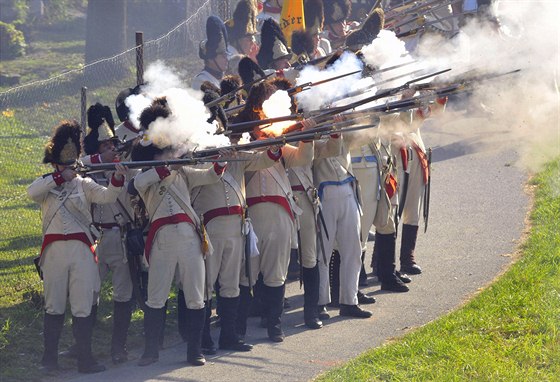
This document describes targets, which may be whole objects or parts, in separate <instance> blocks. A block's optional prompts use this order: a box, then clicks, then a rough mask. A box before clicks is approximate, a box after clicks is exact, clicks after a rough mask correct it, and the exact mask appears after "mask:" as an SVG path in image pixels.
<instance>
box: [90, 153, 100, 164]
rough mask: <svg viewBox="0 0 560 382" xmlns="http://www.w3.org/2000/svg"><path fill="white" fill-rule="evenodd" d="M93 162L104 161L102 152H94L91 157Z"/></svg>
mask: <svg viewBox="0 0 560 382" xmlns="http://www.w3.org/2000/svg"><path fill="white" fill-rule="evenodd" d="M89 160H90V161H91V163H102V161H101V155H100V154H93V155H91V156H90V157H89Z"/></svg>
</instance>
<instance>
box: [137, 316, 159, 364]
mask: <svg viewBox="0 0 560 382" xmlns="http://www.w3.org/2000/svg"><path fill="white" fill-rule="evenodd" d="M164 310H165V307H163V308H159V309H154V308H150V307H149V306H147V307H146V310H145V311H144V338H145V346H144V354H142V358H140V361H139V362H138V365H139V366H147V365H150V364H152V363H154V362H157V361H158V359H159V343H160V339H159V338H160V336H161V332H162V327H163V316H164V314H165V313H164Z"/></svg>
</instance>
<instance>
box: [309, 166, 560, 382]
mask: <svg viewBox="0 0 560 382" xmlns="http://www.w3.org/2000/svg"><path fill="white" fill-rule="evenodd" d="M531 183H532V185H534V186H536V195H535V205H534V210H533V211H532V213H531V230H530V233H529V237H528V238H527V240H526V242H525V243H524V244H523V246H522V248H521V255H520V258H519V259H518V261H517V262H516V263H515V264H513V265H512V267H511V269H510V270H508V272H507V273H505V274H504V275H503V276H501V277H500V278H499V280H498V281H497V282H495V283H494V284H492V285H491V286H490V287H489V288H487V289H486V290H484V291H483V292H482V293H480V294H479V295H478V296H476V297H475V298H474V299H473V300H472V301H470V302H469V303H467V304H466V305H465V306H463V307H462V308H460V309H458V310H457V311H454V312H453V313H451V314H449V315H447V316H445V317H443V318H440V319H438V320H436V321H434V322H432V323H430V324H428V325H426V326H424V327H422V328H419V329H418V330H416V331H415V332H413V333H411V334H408V335H406V336H404V337H403V338H401V339H398V340H395V341H393V342H391V343H388V344H386V345H385V346H382V347H380V348H377V349H372V350H370V351H367V352H365V353H364V354H362V355H361V356H359V357H358V358H356V359H354V360H352V361H350V362H348V363H347V364H345V365H344V366H342V367H340V368H337V369H334V370H332V371H329V372H327V373H326V374H325V375H323V376H320V377H319V378H317V381H321V382H326V381H560V162H558V161H557V162H555V163H554V164H551V165H549V166H548V167H547V168H546V169H545V170H544V171H543V172H542V173H541V174H539V175H538V176H536V177H535V178H534V179H533V180H532V182H531Z"/></svg>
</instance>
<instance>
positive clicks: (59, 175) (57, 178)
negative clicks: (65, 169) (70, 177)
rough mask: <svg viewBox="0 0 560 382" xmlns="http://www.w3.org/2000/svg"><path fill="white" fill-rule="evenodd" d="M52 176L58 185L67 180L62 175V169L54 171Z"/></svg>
mask: <svg viewBox="0 0 560 382" xmlns="http://www.w3.org/2000/svg"><path fill="white" fill-rule="evenodd" d="M52 177H53V179H54V182H55V183H56V185H57V186H60V185H61V184H62V183H64V182H65V180H64V178H63V177H62V172H60V171H57V172H53V174H52Z"/></svg>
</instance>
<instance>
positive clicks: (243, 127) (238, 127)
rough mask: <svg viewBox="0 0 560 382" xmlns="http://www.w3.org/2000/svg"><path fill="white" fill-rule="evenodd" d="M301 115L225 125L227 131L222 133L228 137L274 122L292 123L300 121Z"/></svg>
mask: <svg viewBox="0 0 560 382" xmlns="http://www.w3.org/2000/svg"><path fill="white" fill-rule="evenodd" d="M302 119H303V114H301V113H298V114H290V115H285V116H282V117H275V118H265V119H259V120H258V121H249V122H239V123H231V124H228V125H227V129H226V131H225V132H224V134H225V135H230V134H231V133H234V132H235V133H238V132H241V133H245V132H251V131H253V128H255V127H257V126H261V125H268V124H271V123H275V122H283V121H293V120H297V121H299V120H302Z"/></svg>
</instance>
